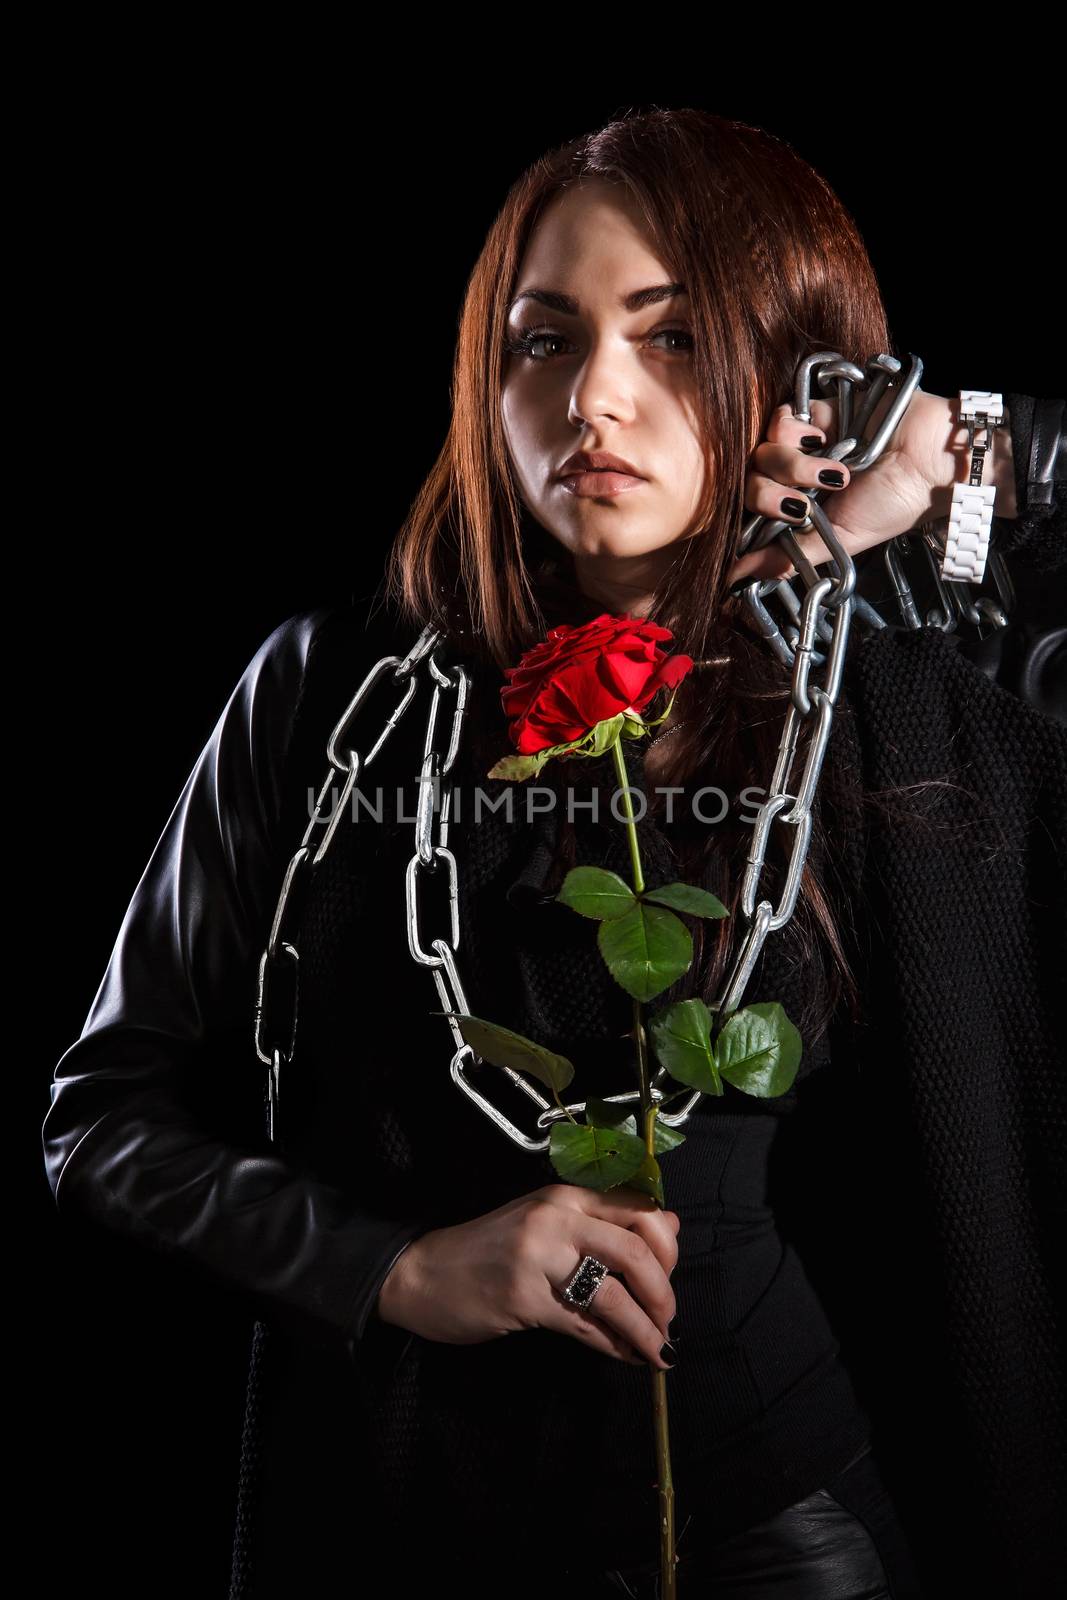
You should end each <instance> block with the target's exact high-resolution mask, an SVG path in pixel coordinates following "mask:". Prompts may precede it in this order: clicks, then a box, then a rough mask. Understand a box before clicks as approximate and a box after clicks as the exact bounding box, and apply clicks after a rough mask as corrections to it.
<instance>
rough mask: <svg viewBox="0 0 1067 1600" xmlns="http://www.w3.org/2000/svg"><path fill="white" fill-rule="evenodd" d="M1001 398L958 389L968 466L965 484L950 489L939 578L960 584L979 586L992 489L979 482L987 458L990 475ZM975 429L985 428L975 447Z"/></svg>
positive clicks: (989, 527)
mask: <svg viewBox="0 0 1067 1600" xmlns="http://www.w3.org/2000/svg"><path fill="white" fill-rule="evenodd" d="M1003 417H1004V397H1003V395H1000V394H993V393H991V392H990V391H989V390H986V389H961V390H960V421H961V422H966V424H967V436H968V445H969V448H970V451H971V465H970V473H969V476H968V481H967V482H966V483H956V484H953V486H952V504H951V506H950V507H949V514H948V529H947V532H946V536H945V550H944V556H943V558H942V562H941V576H942V577H943V578H955V579H957V580H958V581H962V582H964V583H981V581H982V579H983V577H984V576H985V564H986V557H987V556H988V554H989V538H990V533H991V530H992V524H993V504H994V501H995V500H996V494H997V491H996V487H995V485H994V484H992V483H983V481H982V477H983V470H984V468H985V463H986V459H987V457H988V458H989V461H990V472H992V455H993V431H994V429H995V428H997V427H999V426H1001V425H1002V423H1003ZM976 428H985V429H986V433H987V438H986V441H985V443H984V444H978V445H976V444H975V442H974V435H975V429H976Z"/></svg>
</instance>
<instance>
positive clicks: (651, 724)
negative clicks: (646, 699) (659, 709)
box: [645, 689, 678, 728]
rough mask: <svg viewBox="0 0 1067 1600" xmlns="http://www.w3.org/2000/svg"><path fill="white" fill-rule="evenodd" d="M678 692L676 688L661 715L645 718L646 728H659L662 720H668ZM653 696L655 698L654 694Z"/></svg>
mask: <svg viewBox="0 0 1067 1600" xmlns="http://www.w3.org/2000/svg"><path fill="white" fill-rule="evenodd" d="M677 694H678V690H677V689H675V690H674V693H673V694H672V695H671V697H670V699H669V700H668V701H667V706H666V709H665V710H664V712H663V713H662V715H661V716H658V717H652V718H646V719H645V727H646V728H658V727H659V725H660V723H661V722H666V720H667V718H668V717H669V716H670V714H671V707H672V706H673V705H674V702H675V698H676V696H677ZM652 698H653V699H655V695H653V697H652Z"/></svg>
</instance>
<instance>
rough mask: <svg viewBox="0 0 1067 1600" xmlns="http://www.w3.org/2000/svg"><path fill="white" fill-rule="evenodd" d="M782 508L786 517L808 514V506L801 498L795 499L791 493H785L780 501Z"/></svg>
mask: <svg viewBox="0 0 1067 1600" xmlns="http://www.w3.org/2000/svg"><path fill="white" fill-rule="evenodd" d="M782 510H783V511H784V512H785V514H786V516H787V517H806V516H807V514H808V508H807V506H806V505H805V504H804V502H803V500H795V499H794V498H793V497H792V496H791V495H787V496H786V498H785V499H784V500H783V501H782Z"/></svg>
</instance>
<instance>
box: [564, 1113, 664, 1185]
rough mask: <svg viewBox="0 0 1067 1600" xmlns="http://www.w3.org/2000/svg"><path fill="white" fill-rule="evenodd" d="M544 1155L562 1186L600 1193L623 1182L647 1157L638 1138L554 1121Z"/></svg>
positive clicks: (610, 1130) (642, 1143)
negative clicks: (558, 1176) (571, 1184)
mask: <svg viewBox="0 0 1067 1600" xmlns="http://www.w3.org/2000/svg"><path fill="white" fill-rule="evenodd" d="M548 1155H549V1159H550V1161H551V1162H552V1165H553V1167H554V1168H555V1170H556V1171H557V1172H558V1173H559V1175H560V1177H561V1178H562V1179H563V1181H564V1182H565V1183H576V1184H578V1185H580V1186H581V1187H582V1188H583V1189H596V1190H597V1191H598V1192H599V1193H601V1194H603V1193H604V1192H605V1191H606V1190H608V1189H614V1188H615V1187H616V1185H617V1184H620V1183H627V1182H628V1181H629V1180H630V1179H631V1178H632V1177H633V1176H634V1175H635V1173H638V1172H640V1171H641V1169H642V1168H643V1167H644V1166H645V1163H646V1161H647V1158H648V1151H647V1150H646V1149H645V1145H644V1141H643V1140H642V1139H635V1138H634V1137H633V1136H632V1135H631V1134H628V1133H619V1132H618V1131H617V1130H616V1129H614V1128H597V1127H590V1126H588V1125H586V1124H583V1123H580V1122H577V1123H576V1122H554V1123H553V1124H552V1131H551V1133H550V1135H549V1140H548Z"/></svg>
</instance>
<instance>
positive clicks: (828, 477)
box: [819, 467, 845, 489]
mask: <svg viewBox="0 0 1067 1600" xmlns="http://www.w3.org/2000/svg"><path fill="white" fill-rule="evenodd" d="M819 482H820V483H828V484H829V485H830V487H831V489H840V488H842V487H843V486H844V482H845V474H844V473H843V472H835V471H834V469H833V468H832V467H826V468H825V469H824V470H823V471H822V472H820V473H819Z"/></svg>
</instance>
